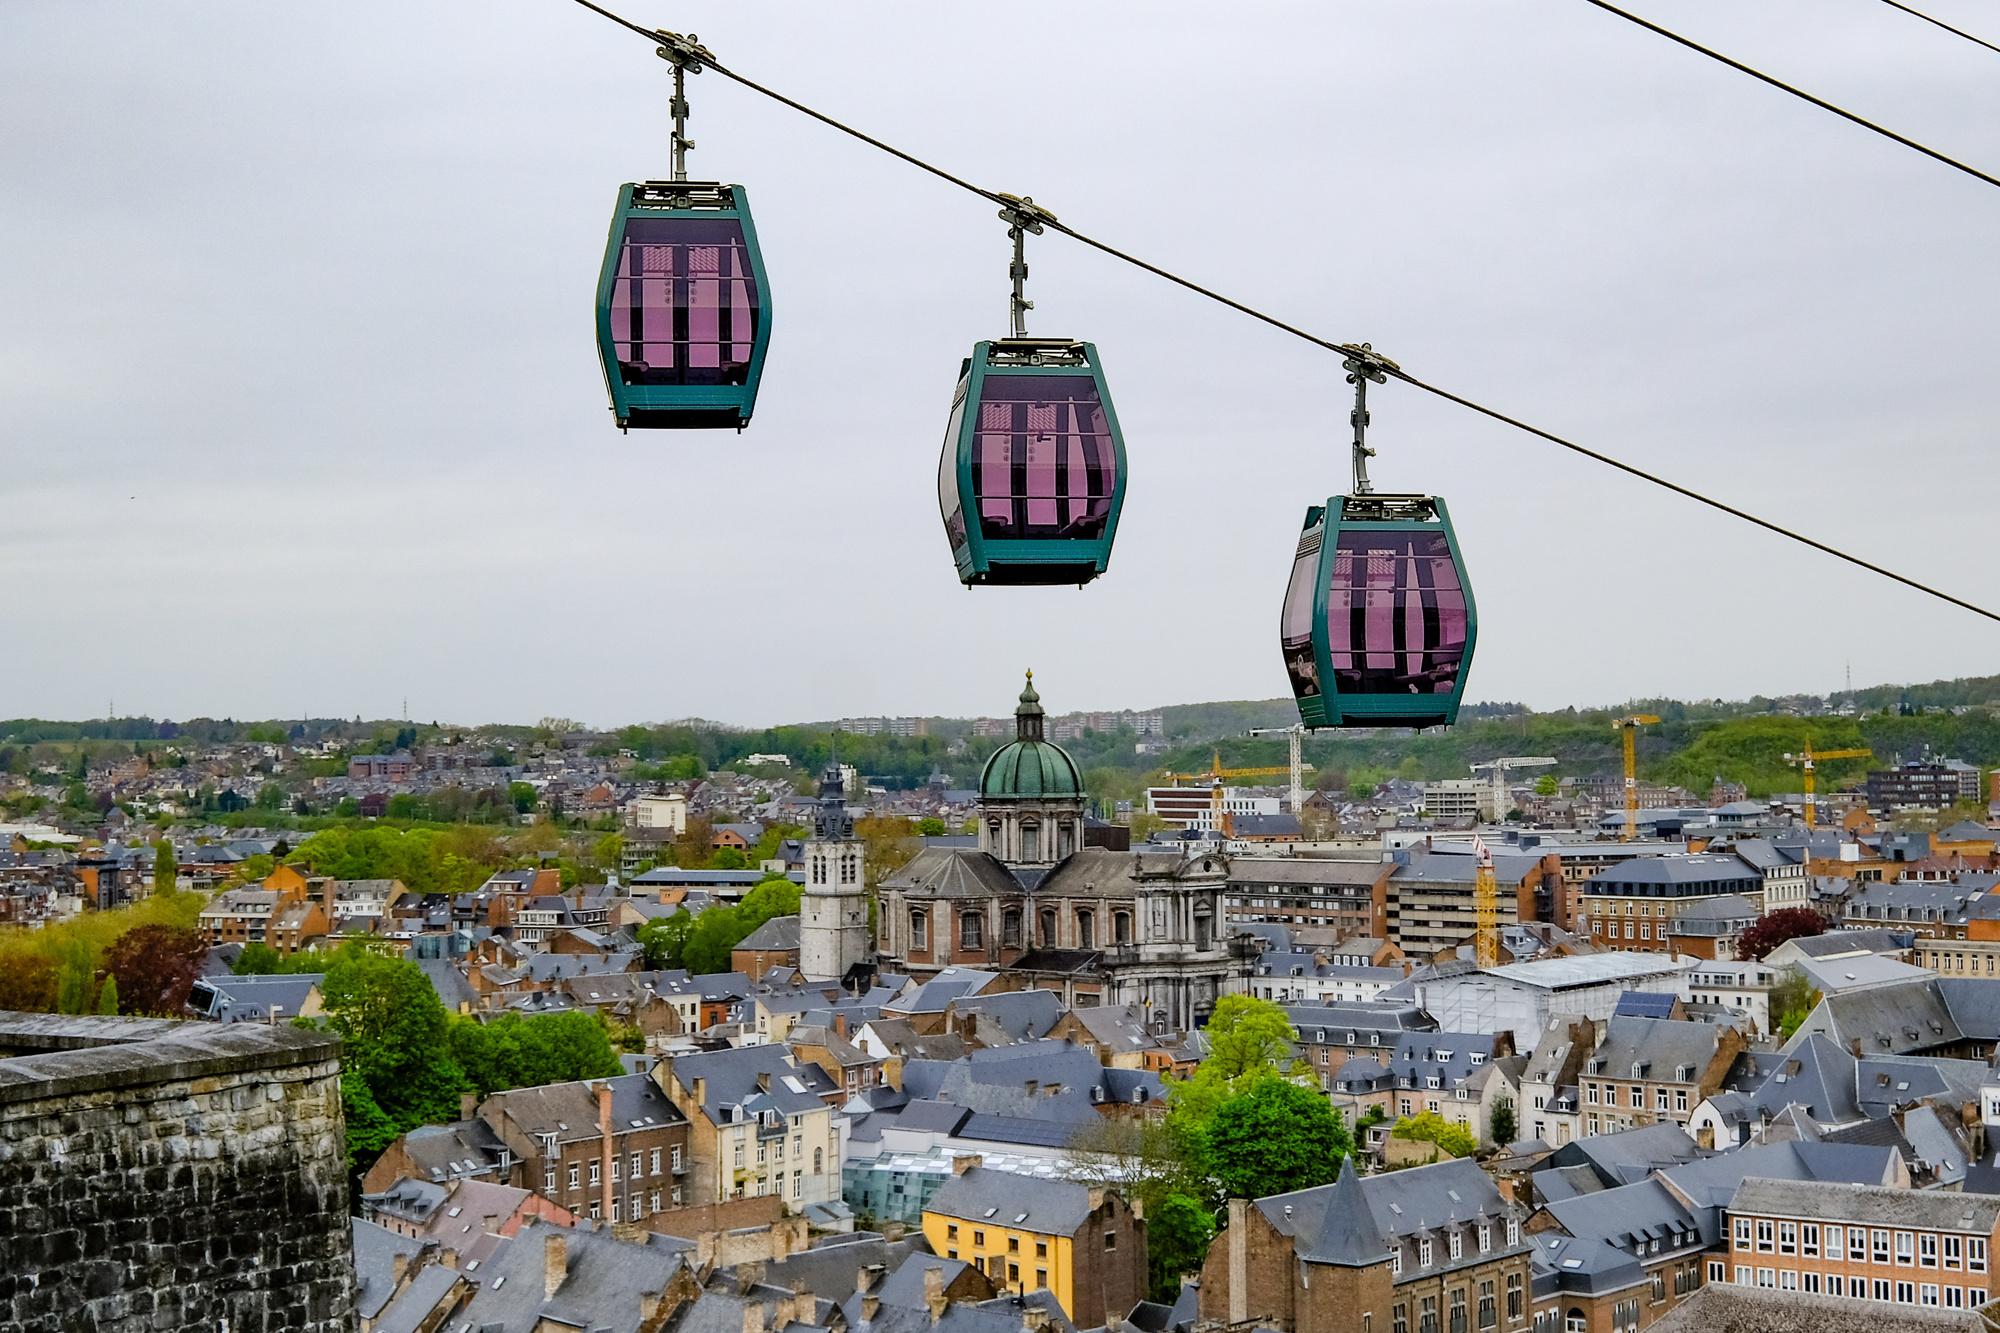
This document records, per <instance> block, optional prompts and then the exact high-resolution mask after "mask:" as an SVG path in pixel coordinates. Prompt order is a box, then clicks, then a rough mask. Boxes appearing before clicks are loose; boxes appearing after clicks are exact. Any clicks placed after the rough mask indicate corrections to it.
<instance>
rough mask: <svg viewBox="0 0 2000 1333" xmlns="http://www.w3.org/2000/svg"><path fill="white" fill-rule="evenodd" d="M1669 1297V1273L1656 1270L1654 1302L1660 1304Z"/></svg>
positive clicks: (1654, 1275)
mask: <svg viewBox="0 0 2000 1333" xmlns="http://www.w3.org/2000/svg"><path fill="white" fill-rule="evenodd" d="M1666 1298H1667V1275H1666V1274H1665V1273H1661V1272H1658V1271H1655V1272H1654V1274H1653V1304H1655V1305H1658V1304H1659V1303H1660V1302H1661V1301H1664V1300H1665V1299H1666Z"/></svg>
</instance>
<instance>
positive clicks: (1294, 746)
mask: <svg viewBox="0 0 2000 1333" xmlns="http://www.w3.org/2000/svg"><path fill="white" fill-rule="evenodd" d="M1250 734H1251V735H1252V736H1283V737H1284V738H1285V739H1286V740H1287V741H1289V742H1290V743H1291V760H1292V762H1291V777H1292V813H1293V814H1295V815H1303V814H1304V813H1305V808H1306V770H1307V769H1309V768H1311V767H1312V765H1311V764H1308V763H1306V762H1305V758H1304V756H1303V755H1302V754H1301V752H1300V751H1301V748H1302V742H1303V741H1304V740H1305V734H1306V729H1305V724H1304V723H1302V722H1294V723H1292V725H1291V726H1289V727H1252V728H1250Z"/></svg>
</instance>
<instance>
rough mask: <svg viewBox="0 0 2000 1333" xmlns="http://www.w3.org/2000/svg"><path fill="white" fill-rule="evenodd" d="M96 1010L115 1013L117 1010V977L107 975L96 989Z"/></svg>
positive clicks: (102, 1012)
mask: <svg viewBox="0 0 2000 1333" xmlns="http://www.w3.org/2000/svg"><path fill="white" fill-rule="evenodd" d="M97 1012H98V1013H100V1014H116V1013H117V1012H118V978H117V977H115V976H107V977H106V978H104V984H103V985H102V986H100V987H98V990H97Z"/></svg>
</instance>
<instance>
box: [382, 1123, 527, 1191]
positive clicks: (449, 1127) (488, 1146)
mask: <svg viewBox="0 0 2000 1333" xmlns="http://www.w3.org/2000/svg"><path fill="white" fill-rule="evenodd" d="M506 1147H507V1145H506V1144H504V1143H502V1142H501V1141H500V1136H499V1135H498V1134H495V1133H494V1132H493V1130H492V1129H491V1127H489V1126H488V1125H487V1123H486V1122H485V1121H484V1120H479V1119H473V1120H454V1121H452V1122H451V1123H449V1124H444V1125H419V1126H417V1127H416V1128H415V1129H413V1130H410V1131H409V1132H408V1133H406V1134H404V1135H403V1153H404V1155H405V1156H406V1157H407V1158H408V1160H409V1163H410V1169H411V1171H412V1172H413V1173H414V1174H415V1175H416V1176H417V1177H418V1178H420V1179H423V1180H433V1181H445V1180H452V1179H455V1178H457V1177H459V1176H472V1175H483V1174H485V1173H486V1172H488V1171H497V1170H499V1167H500V1154H501V1153H502V1152H504V1151H506Z"/></svg>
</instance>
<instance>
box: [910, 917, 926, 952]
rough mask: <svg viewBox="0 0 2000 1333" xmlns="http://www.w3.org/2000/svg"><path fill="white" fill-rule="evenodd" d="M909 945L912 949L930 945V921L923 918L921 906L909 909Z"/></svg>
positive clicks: (924, 947)
mask: <svg viewBox="0 0 2000 1333" xmlns="http://www.w3.org/2000/svg"><path fill="white" fill-rule="evenodd" d="M910 947H911V948H912V949H928V948H930V947H931V932H930V922H929V921H928V920H927V919H926V918H925V916H924V909H923V908H921V907H912V908H911V909H910Z"/></svg>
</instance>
